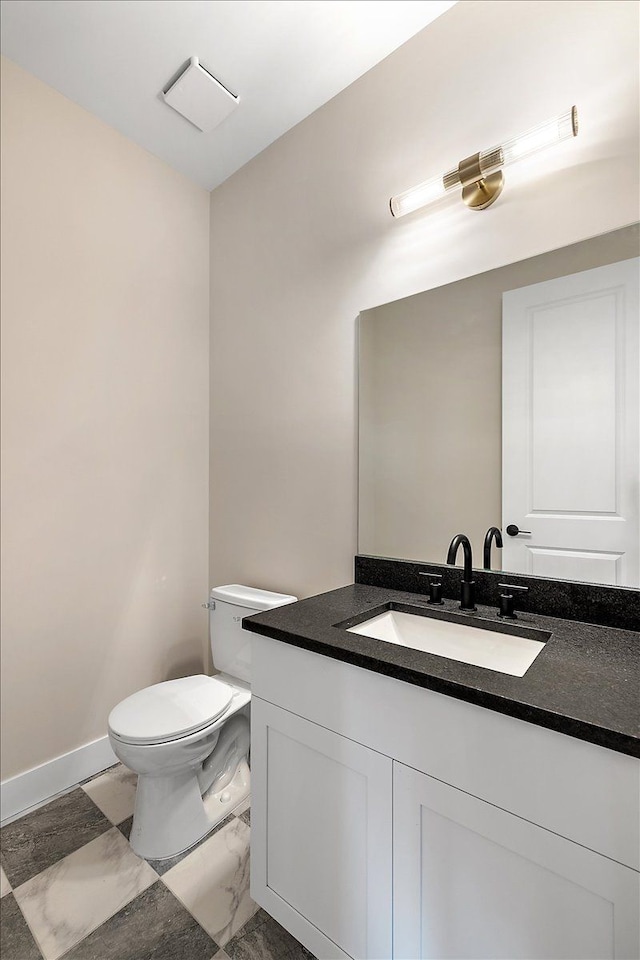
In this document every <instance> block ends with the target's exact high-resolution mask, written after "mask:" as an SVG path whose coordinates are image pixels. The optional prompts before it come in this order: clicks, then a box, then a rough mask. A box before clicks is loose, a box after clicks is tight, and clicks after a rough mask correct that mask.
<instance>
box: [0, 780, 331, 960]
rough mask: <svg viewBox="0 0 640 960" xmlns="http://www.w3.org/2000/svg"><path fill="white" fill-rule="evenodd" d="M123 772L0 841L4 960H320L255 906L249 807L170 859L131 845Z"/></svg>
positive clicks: (57, 802) (89, 785)
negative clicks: (144, 855)
mask: <svg viewBox="0 0 640 960" xmlns="http://www.w3.org/2000/svg"><path fill="white" fill-rule="evenodd" d="M134 798H135V775H134V774H132V773H130V772H129V771H128V770H127V769H126V768H125V767H123V766H122V765H121V764H118V765H116V766H115V767H111V768H110V769H109V770H106V771H104V772H103V773H101V774H98V775H97V776H96V777H93V778H92V779H90V780H89V781H86V782H84V783H82V784H79V785H78V786H77V787H76V788H75V789H73V790H71V791H70V792H69V793H66V794H64V795H63V796H60V797H57V798H55V799H54V800H51V801H50V802H49V803H48V804H46V805H44V806H42V807H40V808H38V809H37V810H34V811H33V812H31V813H28V814H26V815H25V816H24V817H22V818H21V819H19V820H15V821H13V822H12V823H10V824H8V825H7V826H5V827H3V829H2V830H1V831H0V862H1V865H2V866H1V870H0V896H1V899H0V956H1V957H2V960H62V958H64V960H314V957H312V955H311V954H310V953H309V951H308V950H306V949H305V948H304V947H303V946H302V945H301V944H300V943H298V941H297V940H295V939H294V938H293V937H292V936H291V934H289V933H287V931H286V930H284V929H283V927H281V926H280V925H279V924H278V923H277V922H276V921H275V920H274V919H273V918H272V917H270V916H269V915H268V914H267V913H265V911H264V910H261V909H260V908H259V907H258V905H257V904H256V903H254V901H253V900H252V899H251V897H250V895H249V838H250V834H251V811H250V808H249V804H248V802H246V803H244V804H241V805H240V807H238V808H237V809H236V810H234V811H233V812H232V813H231V814H229V815H228V816H227V817H226V819H225V820H223V821H222V822H221V823H220V824H218V826H217V827H216V828H215V829H214V830H213V831H212V832H211V833H210V834H208V836H207V837H205V839H204V840H202V841H200V843H199V844H197V845H196V846H195V847H192V848H191V849H190V850H188V851H187V852H186V853H185V854H182V855H180V856H178V857H174V858H173V859H172V860H149V861H147V860H143V859H141V858H140V857H138V856H136V854H135V853H134V852H133V850H132V849H131V847H130V845H129V841H128V838H129V833H130V831H131V822H132V814H133V805H134Z"/></svg>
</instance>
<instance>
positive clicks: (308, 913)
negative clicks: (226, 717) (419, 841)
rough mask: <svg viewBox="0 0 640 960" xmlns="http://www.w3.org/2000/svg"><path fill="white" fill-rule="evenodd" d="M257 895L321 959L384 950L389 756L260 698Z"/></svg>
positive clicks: (255, 718) (388, 898)
mask: <svg viewBox="0 0 640 960" xmlns="http://www.w3.org/2000/svg"><path fill="white" fill-rule="evenodd" d="M251 726H252V745H251V757H252V760H251V779H252V810H251V830H252V842H251V885H252V891H253V894H254V899H257V901H258V903H260V904H261V905H262V906H263V907H264V908H265V910H267V911H268V912H269V913H270V914H271V915H272V916H274V917H275V918H276V920H279V921H280V922H281V923H282V924H283V926H285V927H287V928H288V929H289V930H290V931H291V932H292V933H293V934H294V936H296V937H298V939H300V940H301V941H302V942H303V943H305V944H306V945H307V946H308V947H309V949H311V950H312V951H313V952H314V954H315V955H316V956H317V957H318V958H322V960H329V958H331V960H334V958H335V960H342V958H346V957H362V958H364V957H391V951H392V946H391V936H392V925H391V909H392V895H391V875H392V849H391V835H392V807H391V798H392V766H393V765H392V761H391V760H390V759H389V758H388V757H384V756H382V755H381V754H379V753H376V752H375V751H373V750H369V749H368V748H367V747H363V746H362V745H361V744H359V743H354V742H353V741H352V740H349V739H347V738H346V737H341V736H338V735H337V734H335V733H332V732H331V731H330V730H326V729H325V728H324V727H321V726H319V725H318V724H315V723H310V722H309V721H308V720H303V719H302V718H301V717H298V716H296V715H295V714H293V713H289V712H288V711H286V710H282V709H281V708H279V707H276V706H273V704H270V703H266V702H265V701H263V700H260V699H258V698H257V697H254V698H253V701H252V707H251Z"/></svg>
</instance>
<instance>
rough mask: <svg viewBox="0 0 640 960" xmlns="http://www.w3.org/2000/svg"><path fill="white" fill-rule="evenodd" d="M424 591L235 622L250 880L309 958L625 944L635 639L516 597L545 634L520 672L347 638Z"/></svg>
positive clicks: (631, 907) (448, 610) (323, 602)
mask: <svg viewBox="0 0 640 960" xmlns="http://www.w3.org/2000/svg"><path fill="white" fill-rule="evenodd" d="M451 572H452V573H453V572H454V571H453V570H452V571H451ZM458 575H459V572H458ZM631 594H633V596H631ZM426 599H427V598H426V597H425V596H424V595H421V594H420V593H417V592H413V591H411V590H398V589H390V588H389V587H386V586H375V585H371V584H366V583H356V584H354V585H352V586H350V587H345V588H342V589H340V590H334V591H331V592H330V593H326V594H322V595H320V596H317V597H312V598H310V599H308V600H304V601H302V602H300V603H297V604H294V605H291V606H289V607H283V608H282V609H279V610H273V611H269V612H267V613H263V614H259V615H257V616H255V617H252V618H250V619H248V620H245V622H244V626H245V628H246V629H248V630H250V631H251V632H252V634H253V637H252V649H253V668H252V669H253V683H252V697H253V699H252V781H253V783H252V797H253V799H252V876H251V891H252V896H253V897H254V899H255V900H256V901H257V902H258V903H260V904H261V905H262V906H263V907H264V908H265V909H266V910H267V911H268V912H269V913H270V914H271V915H272V916H274V917H275V918H276V919H277V920H278V921H279V922H280V923H282V924H283V925H284V926H285V927H286V928H287V929H288V930H290V931H291V933H292V934H293V935H294V936H295V937H297V938H298V939H299V940H300V941H301V942H302V943H304V944H305V945H306V946H307V947H308V948H309V949H310V950H311V951H312V952H313V953H314V955H315V956H316V957H318V958H321V960H330V958H331V960H334V958H335V960H337V958H341V960H343V958H354V960H391V958H395V960H418V958H439V960H444V958H448V957H458V958H476V960H477V958H481V957H485V958H498V957H504V958H511V960H513V958H527V960H532V958H555V960H559V958H579V960H587V958H598V960H603V958H635V957H638V955H639V933H638V913H639V908H638V904H639V902H640V885H639V878H640V873H639V872H638V871H639V870H640V837H639V823H640V797H639V794H640V776H639V774H640V766H639V762H638V756H639V754H640V739H639V730H638V692H639V691H638V655H639V653H640V645H639V644H640V635H639V634H638V633H636V632H635V631H634V630H630V629H620V628H611V627H608V626H604V625H598V624H594V623H586V622H577V621H573V620H563V619H555V618H551V617H547V616H542V615H540V614H538V613H532V612H526V613H521V614H520V615H519V618H518V620H517V621H516V622H517V624H518V625H520V626H521V627H524V628H526V629H529V630H532V631H538V632H537V633H535V634H531V636H536V637H544V638H546V639H544V641H543V642H544V649H541V650H540V651H539V652H538V654H537V656H536V657H535V659H534V660H533V662H532V663H531V665H530V666H529V667H528V669H527V670H526V672H525V673H524V676H515V675H509V674H505V673H502V672H500V671H498V670H496V669H486V668H484V667H480V666H477V665H474V664H470V663H464V662H460V661H457V660H454V659H451V658H449V657H443V656H437V655H435V654H433V653H429V652H426V651H425V650H416V649H412V648H409V647H406V646H401V645H399V644H397V643H390V642H385V641H382V640H379V639H375V638H373V637H370V636H365V635H362V634H361V633H354V632H350V627H352V626H353V625H357V624H358V623H360V624H362V622H363V621H366V620H368V619H369V618H370V617H371V616H372V614H376V612H377V613H378V614H379V613H380V611H385V610H388V609H390V608H392V607H393V606H395V607H396V609H400V610H402V609H408V610H413V611H414V612H415V614H416V616H417V617H420V616H421V614H424V615H426V617H427V618H428V617H430V616H431V614H432V613H433V610H434V609H436V608H433V607H432V608H430V607H429V606H428V605H427V603H426ZM623 601H624V603H627V611H626V613H625V612H624V611H623V612H622V614H621V616H622V618H623V620H624V618H625V616H626V618H627V619H629V616H628V614H629V611H630V610H631V611H632V610H633V609H635V610H636V613H637V611H638V608H637V607H634V603H635V602H637V591H629V596H625V597H623ZM624 603H623V605H624ZM629 604H631V606H629ZM458 607H459V604H458V602H457V601H456V600H453V599H446V600H445V601H444V604H443V605H442V606H441V607H439V608H437V609H438V610H439V611H443V612H444V619H445V620H446V619H447V617H449V618H450V617H451V615H453V617H454V618H455V616H456V615H457V614H458ZM438 616H440V619H443V615H442V613H440V614H436V620H437V618H438ZM474 619H475V622H476V624H477V623H478V620H480V621H481V622H482V624H481V625H482V626H483V628H484V629H485V630H486V629H494V628H495V629H496V630H497V631H498V632H500V629H501V627H500V623H501V621H500V620H499V618H498V617H497V616H496V610H495V607H492V606H485V605H482V604H480V605H479V606H478V611H477V613H475V614H469V615H467V621H466V622H467V623H469V624H471V625H473V622H474ZM434 622H435V621H434ZM479 632H480V631H478V630H474V633H475V634H478V633H479Z"/></svg>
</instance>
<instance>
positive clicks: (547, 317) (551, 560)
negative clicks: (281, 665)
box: [358, 224, 640, 587]
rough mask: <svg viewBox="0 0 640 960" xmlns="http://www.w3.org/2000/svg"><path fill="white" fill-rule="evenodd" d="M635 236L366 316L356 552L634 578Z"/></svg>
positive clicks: (504, 270) (639, 362)
mask: <svg viewBox="0 0 640 960" xmlns="http://www.w3.org/2000/svg"><path fill="white" fill-rule="evenodd" d="M639 237H640V234H639V228H638V224H634V225H632V226H629V227H625V228H623V229H621V230H616V231H614V232H613V233H609V234H605V235H602V236H598V237H594V238H591V239H589V240H584V241H582V242H581V243H576V244H572V245H571V246H568V247H564V248H562V249H559V250H553V251H551V252H549V253H545V254H542V255H540V256H537V257H532V258H531V259H529V260H523V261H521V262H520V263H514V264H509V265H507V266H505V267H500V268H498V269H496V270H490V271H488V272H487V273H483V274H479V275H478V276H475V277H469V278H467V279H464V280H459V281H457V282H456V283H451V284H448V285H446V286H443V287H438V288H436V289H433V290H428V291H425V292H424V293H420V294H417V295H415V296H413V297H408V298H406V299H404V300H399V301H396V302H395V303H389V304H385V305H383V306H381V307H376V308H375V309H372V310H366V311H363V312H362V313H361V314H360V323H359V533H358V549H359V552H360V553H361V554H369V555H372V556H384V557H393V558H397V559H404V560H420V561H423V562H437V563H443V562H445V560H446V555H447V547H448V545H449V542H450V540H451V538H452V537H453V536H454V535H455V534H456V533H461V532H462V533H466V534H467V535H468V536H469V537H470V539H471V542H472V545H473V558H474V566H475V567H482V566H483V542H484V538H485V534H486V531H487V529H488V528H489V527H492V526H495V527H498V528H500V529H501V530H502V539H503V544H504V545H503V547H502V548H501V549H500V548H498V547H497V546H496V543H495V542H494V543H493V547H492V558H491V566H492V568H493V569H494V570H500V569H503V570H505V571H511V572H514V573H516V572H517V573H529V574H534V575H539V576H544V577H553V578H562V579H570V580H581V581H588V582H593V583H608V584H615V585H618V586H635V587H637V586H639V585H640V557H639V554H640V482H639V474H640V469H639V466H640V460H639V452H638V446H639V434H640V400H639V385H638V380H639V379H640V353H639V347H638V327H639V321H638V262H639V261H638V253H639ZM508 526H509V527H511V533H512V534H515V535H513V536H509V535H507V532H506V530H507V527H508ZM515 528H517V529H518V531H519V532H518V533H515Z"/></svg>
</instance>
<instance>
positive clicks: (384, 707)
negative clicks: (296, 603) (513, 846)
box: [252, 635, 640, 870]
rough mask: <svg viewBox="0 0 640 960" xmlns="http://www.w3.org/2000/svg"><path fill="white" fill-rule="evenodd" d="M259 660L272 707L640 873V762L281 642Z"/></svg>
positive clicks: (257, 643)
mask: <svg viewBox="0 0 640 960" xmlns="http://www.w3.org/2000/svg"><path fill="white" fill-rule="evenodd" d="M252 657H253V661H252V663H253V666H252V669H253V681H252V690H253V692H254V694H256V695H257V696H259V697H262V698H263V699H264V700H269V701H271V702H272V703H278V704H279V705H281V706H283V707H285V708H286V709H287V710H291V711H292V712H293V713H297V714H300V715H301V716H304V717H307V718H308V719H309V720H313V721H314V722H315V723H319V724H322V725H323V726H325V727H328V728H329V729H331V730H334V731H335V732H336V733H339V734H342V735H343V736H345V737H350V738H351V739H352V740H356V741H357V742H358V743H361V744H364V745H365V746H367V747H370V748H371V749H372V750H377V751H378V752H379V753H384V754H386V756H388V757H393V759H395V760H398V761H400V762H401V763H405V764H407V765H408V766H411V767H414V768H416V769H417V770H424V771H426V772H428V773H429V774H431V775H432V776H434V777H437V779H438V780H442V781H444V782H445V783H450V784H452V785H453V786H455V787H459V788H460V789H461V790H465V791H466V792H467V793H471V794H473V795H474V796H476V797H481V798H482V799H483V800H488V801H489V803H493V804H495V805H496V806H499V807H503V808H504V809H506V810H510V811H511V812H512V813H515V814H517V815H518V816H519V817H523V818H524V819H526V820H531V821H532V822H533V823H537V824H540V825H541V826H543V827H546V828H547V829H548V830H553V831H554V833H559V834H560V835H561V836H563V837H568V838H569V839H570V840H574V841H575V842H576V843H581V844H583V845H584V846H585V847H590V848H591V849H592V850H596V851H598V852H599V853H603V854H604V855H605V856H607V857H611V858H612V859H613V860H618V861H619V862H620V863H624V864H626V865H627V866H629V867H632V868H633V869H635V870H637V869H639V868H640V764H639V763H638V761H637V760H635V759H634V758H633V757H628V756H624V755H623V754H620V753H614V752H613V751H612V750H606V749H605V748H604V747H598V746H596V745H595V744H592V743H585V741H584V740H577V739H575V738H574V737H569V736H566V735H565V734H562V733H556V732H555V731H554V730H545V729H544V727H539V726H537V725H536V724H533V723H527V722H525V721H524V720H517V719H515V718H514V717H508V716H505V715H503V714H500V713H496V712H495V711H493V710H487V709H485V708H483V707H478V706H476V705H475V704H472V703H466V702H465V701H463V700H456V699H455V698H453V697H448V696H446V695H444V694H441V693H435V692H434V691H433V690H425V689H424V688H423V687H417V686H414V685H412V684H410V683H404V682H403V681H401V680H395V679H393V678H392V677H385V676H382V675H381V674H379V673H374V672H372V671H370V670H364V669H362V668H361V667H355V666H353V665H352V664H349V663H342V662H341V661H339V660H333V659H332V658H330V657H324V656H321V655H320V654H317V653H310V652H309V651H308V650H301V649H300V648H298V647H294V646H291V645H289V644H286V643H281V642H280V641H278V640H269V639H267V638H266V637H259V636H256V635H254V636H253V642H252ZM292 677H293V678H295V680H293V681H292V679H291V678H292Z"/></svg>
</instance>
